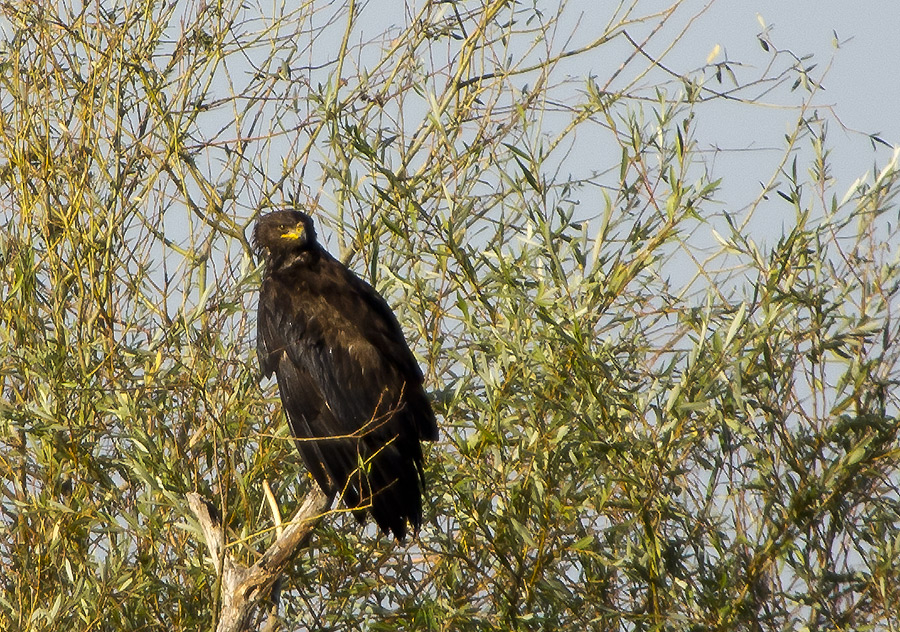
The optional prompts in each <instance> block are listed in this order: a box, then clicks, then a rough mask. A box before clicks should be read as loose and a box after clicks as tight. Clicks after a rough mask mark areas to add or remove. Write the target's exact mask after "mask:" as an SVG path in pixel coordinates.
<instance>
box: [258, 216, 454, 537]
mask: <svg viewBox="0 0 900 632" xmlns="http://www.w3.org/2000/svg"><path fill="white" fill-rule="evenodd" d="M253 240H254V243H255V246H256V249H257V251H258V253H259V254H260V256H261V257H262V258H264V261H265V271H264V274H263V279H262V284H261V286H260V292H259V311H258V315H257V353H258V356H259V363H260V367H261V369H262V372H263V374H264V375H266V376H267V377H268V376H271V375H272V374H273V373H274V374H275V377H276V379H277V381H278V391H279V393H280V395H281V403H282V405H283V408H284V411H285V414H286V416H287V419H288V422H289V424H290V427H291V431H292V432H293V435H294V437H295V439H296V444H297V448H298V450H299V452H300V456H301V457H302V459H303V463H304V464H305V465H306V468H307V469H308V470H309V472H310V474H311V475H312V477H313V478H314V479H315V481H316V483H317V484H318V485H319V487H321V488H322V491H323V492H325V494H327V495H329V496H330V497H332V498H333V497H334V496H335V495H340V497H341V498H342V499H343V502H344V504H345V505H346V506H347V507H348V508H349V509H351V510H352V511H353V513H354V515H355V516H356V518H357V519H358V520H359V521H360V522H363V521H364V520H365V516H366V511H368V512H369V513H371V515H372V517H373V518H374V520H375V522H376V523H377V524H378V526H379V527H380V529H381V530H382V532H384V533H385V534H389V533H392V534H393V535H394V537H396V538H397V540H399V541H401V542H402V541H403V539H404V538H405V537H406V534H407V528H408V525H410V526H411V527H412V530H413V531H414V532H418V530H419V527H420V526H421V524H422V492H423V491H424V489H425V476H424V470H423V456H422V443H421V442H422V441H423V440H427V441H436V440H437V438H438V429H437V422H436V420H435V416H434V412H433V410H432V408H431V404H430V403H429V400H428V397H427V395H426V393H425V389H424V386H423V382H424V377H423V375H422V371H421V369H420V368H419V365H418V363H417V362H416V359H415V357H414V356H413V354H412V352H411V351H410V349H409V345H408V344H407V343H406V339H405V338H404V336H403V331H402V329H401V328H400V323H399V322H398V321H397V318H396V316H395V315H394V313H393V312H392V311H391V308H390V307H389V306H388V304H387V302H386V301H385V300H384V298H383V297H382V296H381V295H380V294H379V293H378V292H377V291H376V290H375V289H374V288H373V287H372V286H371V285H369V284H368V283H366V282H365V281H363V280H362V279H360V278H359V277H358V276H356V275H355V274H354V273H353V272H352V271H350V270H349V269H348V268H347V267H346V266H344V265H343V264H341V263H340V262H339V261H337V260H336V259H335V258H334V257H332V256H331V255H330V254H328V252H327V251H326V250H325V249H324V248H323V247H322V246H321V245H320V244H319V242H318V241H316V231H315V227H314V225H313V220H312V218H311V217H309V215H307V214H305V213H302V212H300V211H297V210H281V211H275V212H272V213H268V214H266V215H264V216H262V217H261V218H259V220H258V221H257V223H256V226H255V228H254V231H253Z"/></svg>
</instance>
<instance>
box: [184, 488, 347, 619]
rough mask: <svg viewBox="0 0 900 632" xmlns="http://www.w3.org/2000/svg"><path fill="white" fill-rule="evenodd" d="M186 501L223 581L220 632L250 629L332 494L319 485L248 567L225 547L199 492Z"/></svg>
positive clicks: (220, 529)
mask: <svg viewBox="0 0 900 632" xmlns="http://www.w3.org/2000/svg"><path fill="white" fill-rule="evenodd" d="M187 500H188V504H189V505H190V508H191V511H192V512H194V515H195V516H196V517H197V520H198V521H199V522H200V527H201V529H202V530H203V537H204V538H205V540H206V546H207V548H208V549H209V553H210V556H211V557H212V560H213V566H215V569H216V573H217V574H219V575H220V576H221V580H222V581H221V585H222V608H221V611H220V612H219V623H218V625H217V626H216V630H217V632H240V631H241V630H246V629H247V626H248V625H249V623H250V621H251V618H252V616H253V613H254V611H255V609H256V606H257V605H258V604H259V602H260V601H262V600H263V599H265V598H267V597H268V596H269V594H270V593H271V591H272V587H273V586H274V585H275V582H276V581H277V580H278V578H279V577H280V576H281V573H282V571H283V570H284V567H285V566H286V565H287V563H288V562H289V561H290V560H291V558H293V557H294V555H295V554H296V553H297V551H298V550H299V549H300V548H301V547H302V546H303V544H304V543H305V541H306V540H307V538H308V537H309V536H310V534H311V533H312V530H313V529H314V528H315V526H316V524H318V522H319V520H320V519H321V518H322V516H323V515H324V512H325V511H326V510H327V509H328V507H329V505H330V504H331V499H330V498H329V497H327V496H326V495H325V494H323V493H322V492H321V491H320V490H319V489H318V488H316V489H313V490H312V491H311V492H310V493H309V494H307V495H306V499H305V500H304V501H303V504H302V505H301V506H300V508H299V509H298V510H297V513H296V514H294V517H293V519H292V520H291V522H290V524H289V525H288V526H287V528H286V529H284V531H283V533H282V534H281V535H280V536H278V538H277V539H276V540H275V542H273V543H272V545H271V546H270V547H269V548H268V550H267V551H266V552H265V553H264V554H263V556H262V557H261V558H260V559H259V561H258V562H256V564H254V565H253V566H251V567H249V568H248V567H246V566H244V565H243V564H241V563H239V562H236V561H235V560H234V559H233V558H232V557H231V555H230V554H229V553H228V552H227V551H226V550H225V548H224V544H225V534H224V530H223V527H222V524H221V522H220V520H219V518H218V516H217V515H216V511H215V507H214V506H213V505H212V504H211V503H209V502H208V501H207V500H205V499H204V498H203V497H202V496H200V495H199V494H195V493H190V494H188V496H187Z"/></svg>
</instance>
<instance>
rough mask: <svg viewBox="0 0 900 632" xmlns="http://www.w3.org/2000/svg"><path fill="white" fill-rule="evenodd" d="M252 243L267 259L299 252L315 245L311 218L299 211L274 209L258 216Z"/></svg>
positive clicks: (314, 232)
mask: <svg viewBox="0 0 900 632" xmlns="http://www.w3.org/2000/svg"><path fill="white" fill-rule="evenodd" d="M253 243H254V244H255V245H256V249H257V251H258V252H259V253H260V254H261V255H263V256H264V257H266V258H267V259H271V258H276V259H280V258H282V257H284V256H285V255H288V254H299V253H301V252H303V251H306V250H310V249H312V248H314V247H315V246H316V229H315V226H313V221H312V218H311V217H310V216H309V215H307V214H306V213H301V212H300V211H292V210H291V211H275V212H273V213H268V214H266V215H263V216H262V217H260V218H259V220H257V222H256V227H255V228H254V229H253Z"/></svg>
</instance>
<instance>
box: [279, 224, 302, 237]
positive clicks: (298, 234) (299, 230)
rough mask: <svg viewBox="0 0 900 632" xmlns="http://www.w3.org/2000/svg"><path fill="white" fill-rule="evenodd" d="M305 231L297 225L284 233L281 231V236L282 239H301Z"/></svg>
mask: <svg viewBox="0 0 900 632" xmlns="http://www.w3.org/2000/svg"><path fill="white" fill-rule="evenodd" d="M304 233H305V231H304V229H303V226H297V227H296V228H294V229H292V230H289V231H287V232H286V233H282V234H281V237H282V238H283V239H292V240H293V239H303V235H304Z"/></svg>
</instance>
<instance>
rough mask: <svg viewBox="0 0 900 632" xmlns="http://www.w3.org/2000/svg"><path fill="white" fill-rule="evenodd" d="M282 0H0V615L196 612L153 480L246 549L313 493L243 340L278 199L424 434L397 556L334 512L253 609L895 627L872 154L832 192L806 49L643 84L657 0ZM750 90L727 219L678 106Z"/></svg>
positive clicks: (188, 525) (664, 17)
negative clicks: (377, 316)
mask: <svg viewBox="0 0 900 632" xmlns="http://www.w3.org/2000/svg"><path fill="white" fill-rule="evenodd" d="M298 4H299V6H297V7H294V6H293V3H283V4H277V3H276V4H275V5H265V3H259V4H252V3H240V2H231V1H230V0H219V1H217V2H196V3H193V2H184V3H175V2H169V3H165V2H158V1H154V0H139V1H137V2H131V3H124V2H112V1H110V2H105V1H101V2H91V3H84V4H81V3H77V2H61V3H57V4H53V3H5V4H2V5H0V7H2V18H0V30H2V33H3V40H2V42H0V147H2V151H0V218H2V223H3V232H2V235H0V287H2V307H0V468H2V471H3V481H4V482H3V485H2V487H0V492H2V494H0V529H2V531H3V537H0V563H2V566H3V567H4V568H5V569H7V570H6V572H4V573H3V578H2V580H0V582H2V585H3V590H2V592H0V626H2V627H3V628H5V629H19V630H64V629H65V630H132V629H134V630H137V629H165V630H195V629H210V628H211V627H212V625H213V623H214V618H215V613H216V600H217V598H218V596H217V590H218V586H217V585H216V580H215V574H214V573H213V572H212V567H211V565H210V564H209V562H208V560H206V559H204V555H205V548H204V546H203V543H202V541H201V537H200V533H199V531H198V529H197V525H196V523H195V522H194V521H193V519H192V516H191V513H190V511H189V509H188V507H187V502H186V499H185V494H187V493H188V492H190V491H199V492H200V493H201V494H203V495H205V496H207V497H209V498H211V499H214V500H215V503H216V504H217V506H218V508H219V510H220V511H221V512H222V513H223V516H224V520H225V522H226V524H227V526H228V528H229V533H230V538H231V542H232V544H231V547H230V549H229V550H230V551H231V552H232V553H233V554H236V555H239V556H242V557H243V559H244V560H245V561H246V562H248V563H249V562H252V561H254V560H255V559H257V558H258V556H259V555H260V552H261V551H262V550H263V549H264V548H265V547H266V545H267V543H269V542H271V541H272V539H273V537H274V531H273V529H274V520H273V515H272V512H271V511H270V510H269V508H268V505H267V503H266V500H265V497H264V482H267V483H268V484H269V485H271V487H272V488H273V490H274V493H275V496H276V497H277V499H278V501H279V504H280V506H281V507H282V512H283V514H284V515H290V513H291V512H292V511H293V509H294V507H295V506H296V504H297V502H298V501H299V499H300V498H301V497H302V495H303V493H304V491H305V490H307V489H308V488H309V486H310V484H311V482H310V479H309V477H308V476H307V475H306V474H305V472H304V471H303V468H302V466H301V465H300V459H299V457H298V456H297V455H296V454H295V452H294V448H293V446H292V444H291V441H290V439H289V432H288V430H287V426H286V424H285V422H284V420H283V418H282V413H281V411H280V407H279V406H278V404H277V397H276V393H275V386H274V384H273V383H272V382H269V381H264V382H262V383H260V380H259V370H258V365H257V362H256V358H255V342H254V337H255V326H254V316H253V313H254V309H255V303H256V296H255V292H256V287H257V285H258V281H259V268H258V265H257V262H256V261H255V260H254V259H253V256H252V252H251V249H250V246H249V244H248V241H247V237H246V235H247V234H248V232H247V228H248V226H250V225H251V223H252V221H253V220H254V218H255V217H256V216H257V215H258V214H259V213H260V212H263V211H265V210H268V209H270V208H274V207H281V206H285V205H298V206H302V207H304V208H306V209H309V210H311V212H312V213H313V214H314V215H315V216H316V218H317V221H318V223H319V225H320V226H321V229H320V233H321V234H322V237H323V241H324V242H325V243H326V244H327V245H328V246H329V248H330V249H331V250H332V252H334V253H336V254H339V255H340V256H341V258H342V259H343V260H345V261H347V262H348V264H349V265H350V266H351V267H353V268H354V269H355V270H356V271H357V272H358V273H360V274H361V275H363V276H366V277H367V278H368V279H369V280H370V281H372V282H373V283H374V284H375V285H376V287H378V289H379V290H380V291H381V292H382V293H383V294H384V295H385V296H386V297H387V298H388V300H389V302H390V303H391V304H392V305H393V306H394V307H395V308H396V311H397V314H398V317H399V318H400V320H401V322H402V324H403V325H404V328H405V330H406V332H407V336H408V338H409V340H410V341H411V343H412V344H413V346H414V349H415V351H416V353H417V355H418V357H419V359H420V362H421V364H422V366H423V368H424V369H425V370H426V376H427V377H426V381H427V386H428V388H429V390H430V391H431V392H432V394H433V397H434V402H435V407H436V410H437V411H438V412H439V417H440V420H441V421H440V425H441V433H442V440H441V441H440V442H439V443H438V444H436V445H435V446H433V447H432V448H431V449H430V451H429V452H428V454H427V456H426V460H427V463H428V479H429V486H430V490H429V494H430V497H431V498H432V503H431V506H430V508H429V509H428V510H427V512H426V513H427V516H426V526H425V527H424V528H423V530H422V533H421V534H420V537H419V539H418V540H417V541H415V542H412V543H409V544H408V545H406V546H397V545H395V544H394V543H393V542H392V541H390V540H389V539H386V538H381V537H379V535H378V534H377V533H376V532H375V530H374V529H373V528H372V527H371V526H369V527H368V528H365V529H362V528H359V527H357V526H356V525H355V523H354V521H353V519H352V517H351V516H347V515H344V514H343V513H342V512H340V511H335V515H333V516H329V517H328V518H327V519H326V520H325V521H324V522H323V523H322V525H321V527H320V529H319V531H318V533H317V534H316V535H315V537H314V538H313V539H312V541H311V543H310V545H309V548H308V550H306V551H305V552H304V553H303V554H302V555H301V556H300V557H299V558H298V559H297V560H296V563H295V564H294V567H293V569H292V572H291V574H290V576H289V577H286V578H285V583H284V594H283V596H282V604H281V616H282V618H283V621H282V623H283V624H284V627H285V629H303V628H308V629H324V630H345V629H368V630H387V629H397V628H400V629H435V630H485V629H496V630H507V629H529V630H530V629H558V630H585V629H622V630H645V629H670V628H678V629H717V630H735V629H741V630H742V629H746V630H762V629H765V630H781V629H802V628H803V627H808V628H809V629H834V630H850V629H865V628H875V629H893V628H896V627H897V626H898V625H900V620H898V615H897V607H896V604H897V603H900V576H898V573H900V535H898V534H900V494H898V492H900V485H898V480H900V466H898V459H900V441H898V437H897V433H898V396H897V382H898V378H900V366H898V353H900V344H898V335H900V320H898V308H900V299H898V291H900V268H898V266H900V259H898V256H897V253H898V252H900V239H898V229H897V224H898V209H900V207H898V204H897V199H896V197H895V196H896V191H897V185H898V179H900V165H898V162H897V161H898V155H897V153H894V154H893V155H885V151H886V150H885V149H884V148H882V147H881V146H880V144H879V143H878V141H880V139H879V138H878V137H877V136H872V139H873V140H874V141H875V143H874V144H873V147H874V159H875V160H876V161H878V164H879V166H878V167H877V168H876V169H875V171H874V172H873V173H871V174H868V175H866V176H863V177H861V178H860V180H858V181H857V182H856V183H854V185H853V186H852V187H851V188H850V190H849V191H848V192H847V193H846V194H844V192H843V190H838V184H839V183H838V182H836V180H835V178H834V177H832V175H831V161H832V159H831V156H830V153H829V151H830V149H829V148H830V144H829V141H828V139H827V130H828V127H829V125H832V126H833V125H835V122H834V121H833V120H832V119H831V118H829V116H828V115H827V114H826V113H823V112H819V111H817V110H816V109H815V108H814V104H815V99H816V95H817V93H818V91H819V89H820V87H819V81H820V80H821V76H817V75H816V74H815V73H816V70H815V69H814V68H813V67H812V64H811V63H810V61H809V60H808V59H805V58H800V57H797V56H796V55H794V54H793V53H791V52H790V51H789V50H783V49H781V48H779V46H778V45H777V42H775V41H774V35H773V33H772V32H771V31H764V32H763V33H761V34H759V36H758V37H759V42H760V44H761V46H760V50H759V55H760V56H761V59H762V60H764V61H763V62H762V63H759V64H758V66H759V67H762V68H764V70H763V71H762V72H761V74H760V73H759V71H752V70H751V69H750V67H749V66H747V67H745V66H743V65H742V64H740V63H736V62H730V61H728V60H725V61H720V62H716V63H713V62H712V61H710V62H709V63H707V64H706V65H703V66H701V67H699V68H678V69H677V70H676V69H675V68H674V65H673V64H669V63H667V61H666V59H665V58H664V56H665V54H667V51H668V50H669V48H668V46H669V44H672V43H676V42H678V41H680V40H681V39H683V38H686V37H689V35H690V33H691V30H690V29H691V25H692V23H693V21H692V19H693V18H694V17H695V13H692V11H693V9H692V8H691V6H692V5H690V3H688V2H679V1H673V2H672V3H671V5H670V6H668V7H666V8H664V9H663V10H659V8H658V6H656V5H654V6H650V5H652V4H653V3H649V2H648V3H641V2H637V3H623V4H621V5H618V6H616V5H610V6H609V7H607V8H604V9H603V19H604V20H605V23H604V24H603V25H602V26H598V24H599V23H598V22H596V18H592V20H594V22H593V23H592V24H591V26H590V28H586V27H585V25H584V24H583V23H582V22H581V21H580V19H579V10H580V9H579V5H578V3H577V2H572V3H561V5H560V6H559V7H558V8H557V7H553V8H552V10H551V9H550V8H549V7H544V8H541V7H539V6H538V5H539V3H535V4H534V5H531V6H529V5H528V3H511V2H506V1H500V0H497V1H490V0H482V1H481V2H470V3H454V2H441V3H429V2H422V3H416V4H409V5H408V6H406V7H405V9H401V7H399V5H398V6H397V8H391V9H390V10H388V9H386V8H384V6H380V5H378V4H377V3H371V4H369V3H364V2H355V1H354V0H348V2H346V3H311V2H310V3H298ZM644 4H646V5H647V6H646V7H645V6H643V5H644ZM264 5H265V6H264ZM699 10H701V11H702V10H705V9H699ZM388 11H390V12H391V13H390V15H386V13H387V12H388ZM382 22H383V24H382ZM396 25H400V26H396ZM673 32H674V33H675V34H674V35H673V34H672V33H673ZM666 38H668V39H666ZM753 72H757V74H756V75H754V74H753ZM771 103H778V104H779V105H783V106H785V107H786V108H787V111H789V112H791V115H792V116H794V120H793V123H792V127H791V129H790V131H789V133H788V134H787V135H786V136H785V138H784V142H783V146H781V147H779V148H776V149H770V150H769V151H768V152H766V153H763V154H762V156H763V157H762V158H761V159H762V160H766V161H769V163H770V165H771V169H770V176H771V177H770V179H769V180H768V181H767V182H764V183H762V184H761V185H760V186H759V187H758V188H757V189H755V190H753V191H752V192H751V194H750V195H749V197H748V198H747V199H744V200H743V201H741V199H740V194H739V193H734V192H733V190H732V189H729V188H728V187H729V184H730V182H729V177H731V178H732V179H735V178H737V179H739V177H740V176H739V174H738V175H737V176H735V174H727V173H719V172H717V170H716V163H715V159H714V155H713V157H711V154H710V152H709V151H708V150H707V148H708V146H709V141H708V140H701V138H700V135H701V134H702V129H703V124H704V122H705V121H708V120H709V117H710V116H714V115H715V113H716V112H717V110H716V108H718V107H724V106H728V107H737V108H740V109H741V111H746V112H753V111H755V109H756V108H760V107H764V106H766V105H768V104H771ZM845 188H846V187H844V189H845ZM767 213H768V214H770V215H767ZM771 215H774V216H777V217H779V218H780V220H779V221H780V222H781V223H783V225H784V230H783V231H781V232H775V231H771V230H769V231H768V232H765V231H763V232H762V233H760V232H759V228H760V226H759V225H760V223H763V224H765V223H766V221H765V219H763V220H762V222H761V221H760V217H763V218H765V217H768V216H771Z"/></svg>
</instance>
